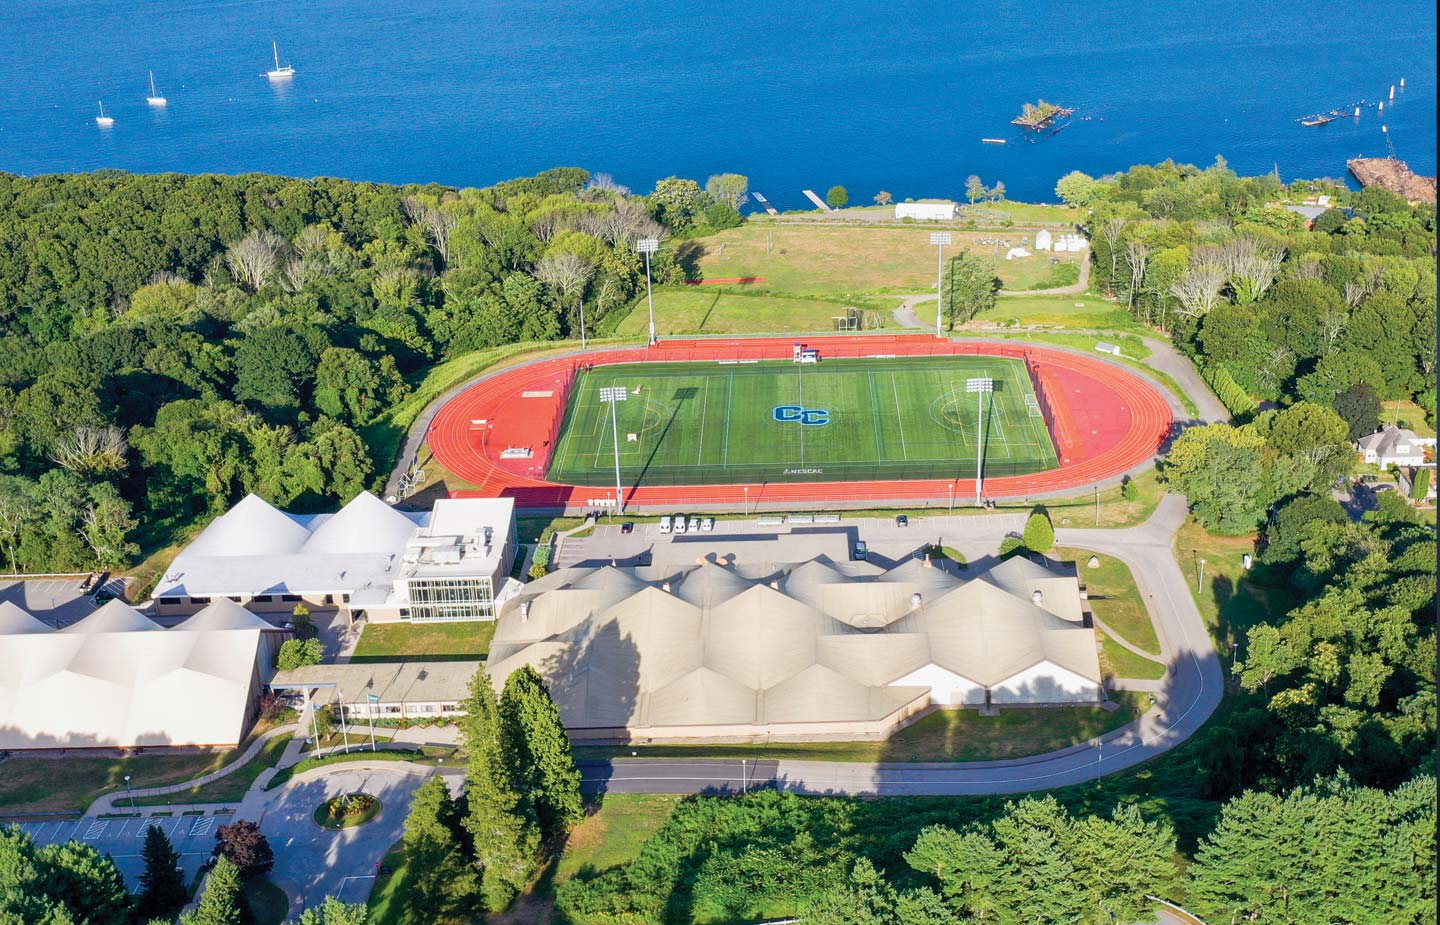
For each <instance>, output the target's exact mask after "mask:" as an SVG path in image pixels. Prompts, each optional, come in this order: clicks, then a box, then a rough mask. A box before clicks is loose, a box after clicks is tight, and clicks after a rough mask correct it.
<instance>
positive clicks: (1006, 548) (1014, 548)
mask: <svg viewBox="0 0 1440 925" xmlns="http://www.w3.org/2000/svg"><path fill="white" fill-rule="evenodd" d="M1024 549H1025V544H1024V543H1023V542H1021V540H1020V537H1018V536H1007V537H1005V539H1003V540H1001V541H1000V558H1002V559H1008V558H1009V557H1010V556H1013V555H1014V554H1015V553H1017V552H1020V551H1022V550H1024Z"/></svg>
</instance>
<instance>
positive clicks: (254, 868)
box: [215, 819, 275, 880]
mask: <svg viewBox="0 0 1440 925" xmlns="http://www.w3.org/2000/svg"><path fill="white" fill-rule="evenodd" d="M215 854H217V855H219V856H222V857H227V858H229V859H230V862H231V863H232V864H234V865H235V867H236V868H237V869H239V871H240V877H241V878H242V879H245V880H249V879H251V878H253V877H259V876H261V875H262V874H268V873H269V872H270V870H271V869H272V868H273V867H274V866H275V852H274V850H273V849H272V848H271V847H270V840H269V839H267V838H266V837H265V834H264V833H263V832H261V831H260V826H258V825H256V824H255V823H254V822H251V821H250V820H249V819H237V820H235V821H234V822H232V823H230V824H229V825H222V826H220V828H218V829H216V830H215Z"/></svg>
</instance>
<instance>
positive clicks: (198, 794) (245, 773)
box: [115, 735, 290, 806]
mask: <svg viewBox="0 0 1440 925" xmlns="http://www.w3.org/2000/svg"><path fill="white" fill-rule="evenodd" d="M289 744H290V737H289V736H286V735H279V736H276V737H275V738H273V739H270V740H269V741H267V742H266V743H265V744H264V745H263V746H261V748H260V751H259V752H258V753H257V754H256V755H255V757H254V758H252V759H250V760H249V761H247V762H245V764H244V765H242V766H241V767H240V768H239V769H238V770H236V771H232V772H231V773H229V774H227V775H225V776H224V777H222V778H220V779H219V780H214V781H211V782H210V783H208V784H201V785H200V786H199V787H191V788H190V789H189V790H185V791H182V792H180V793H169V794H165V795H164V796H154V797H140V798H139V799H137V800H136V801H135V805H137V806H165V805H168V804H172V803H238V802H240V801H241V800H242V799H244V798H245V794H246V792H247V791H248V790H249V789H250V785H251V784H253V783H255V778H257V777H259V776H260V775H261V773H263V772H264V770H265V769H266V768H273V767H275V763H276V762H277V761H279V760H280V755H281V754H282V753H283V752H284V751H285V746H286V745H289ZM151 786H154V785H151ZM122 804H123V805H126V806H128V805H130V804H129V802H128V801H126V800H123V799H122V800H117V801H116V804H115V805H116V806H120V805H122Z"/></svg>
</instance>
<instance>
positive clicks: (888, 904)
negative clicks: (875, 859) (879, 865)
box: [801, 857, 901, 925]
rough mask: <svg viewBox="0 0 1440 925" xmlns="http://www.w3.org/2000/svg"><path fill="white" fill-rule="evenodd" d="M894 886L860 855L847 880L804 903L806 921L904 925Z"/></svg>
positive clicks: (809, 923) (816, 924)
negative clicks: (897, 906)
mask: <svg viewBox="0 0 1440 925" xmlns="http://www.w3.org/2000/svg"><path fill="white" fill-rule="evenodd" d="M896 904H897V898H896V895H895V890H894V888H893V887H891V886H890V884H888V883H886V882H885V878H884V877H883V876H882V875H881V874H880V872H879V871H877V870H876V869H875V865H873V864H871V863H870V861H869V859H868V858H863V857H862V858H860V859H859V860H858V861H856V862H855V867H854V869H853V870H851V872H850V877H849V879H848V880H847V882H846V883H844V884H842V885H840V886H836V887H833V888H831V889H829V890H827V891H826V892H824V893H822V894H820V895H819V896H817V897H816V898H815V899H813V900H812V901H810V902H809V903H807V904H806V906H805V911H804V913H803V914H802V915H801V920H802V921H804V922H805V923H806V925H901V921H900V919H898V918H897V917H896Z"/></svg>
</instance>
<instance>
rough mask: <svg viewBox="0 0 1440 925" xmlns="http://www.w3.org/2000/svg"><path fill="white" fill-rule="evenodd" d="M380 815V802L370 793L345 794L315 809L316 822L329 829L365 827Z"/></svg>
mask: <svg viewBox="0 0 1440 925" xmlns="http://www.w3.org/2000/svg"><path fill="white" fill-rule="evenodd" d="M378 815H380V801H379V800H378V799H376V798H375V797H373V796H371V795H370V794H368V793H343V794H341V795H340V796H338V797H331V798H330V799H328V800H326V801H325V802H324V803H321V804H320V805H319V806H317V807H315V821H316V823H318V824H320V825H322V826H324V827H325V828H327V829H348V828H351V827H353V826H357V825H364V824H365V823H367V822H369V821H370V820H371V819H374V818H375V817H376V816H378Z"/></svg>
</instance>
